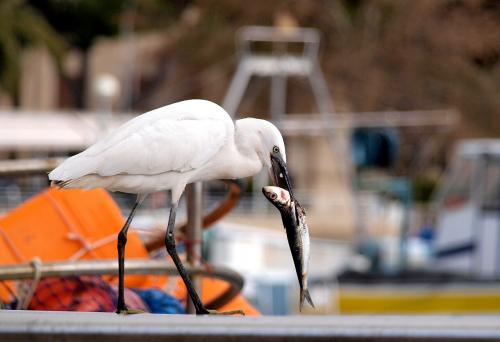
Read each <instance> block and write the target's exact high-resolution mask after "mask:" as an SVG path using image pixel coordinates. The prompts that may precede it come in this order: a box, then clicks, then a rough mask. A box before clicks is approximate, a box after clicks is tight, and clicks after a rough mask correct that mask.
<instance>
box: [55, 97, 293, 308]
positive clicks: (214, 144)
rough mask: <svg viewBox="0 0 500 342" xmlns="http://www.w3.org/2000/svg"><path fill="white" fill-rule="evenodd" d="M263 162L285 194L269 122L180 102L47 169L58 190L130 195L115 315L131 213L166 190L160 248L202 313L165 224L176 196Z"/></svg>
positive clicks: (277, 138)
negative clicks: (149, 197)
mask: <svg viewBox="0 0 500 342" xmlns="http://www.w3.org/2000/svg"><path fill="white" fill-rule="evenodd" d="M263 167H266V168H268V169H269V171H270V174H271V177H272V179H273V183H274V184H275V185H277V186H280V187H282V188H285V189H287V190H288V191H289V192H290V194H291V195H292V196H293V194H292V192H291V191H292V190H291V185H290V180H289V177H288V172H287V166H286V155H285V145H284V143H283V138H282V136H281V134H280V132H279V130H278V129H277V128H276V127H275V126H274V125H273V124H272V123H270V122H268V121H265V120H260V119H253V118H245V119H240V120H237V121H235V122H234V123H233V121H232V119H231V117H230V116H229V115H228V114H227V113H226V111H225V110H224V109H223V108H222V107H220V106H218V105H217V104H215V103H212V102H210V101H205V100H187V101H182V102H177V103H174V104H171V105H168V106H165V107H161V108H158V109H155V110H152V111H150V112H147V113H145V114H142V115H139V116H137V117H135V118H133V119H131V120H130V121H128V122H126V123H125V124H123V125H122V126H120V127H118V128H117V129H116V130H114V131H112V132H110V133H109V134H108V135H107V136H106V137H104V138H103V139H101V140H100V141H98V142H96V143H95V144H94V145H92V146H90V147H89V148H87V149H86V150H85V151H83V152H81V153H79V154H77V155H75V156H72V157H70V158H68V159H67V160H65V161H64V162H63V163H62V164H61V165H59V166H58V167H57V168H55V169H54V170H53V171H52V172H50V173H49V179H50V180H51V181H52V184H54V185H56V186H59V187H62V188H84V189H91V188H101V187H102V188H106V189H109V190H111V191H121V192H126V193H132V194H137V199H136V202H135V204H134V206H133V208H132V211H131V213H130V215H129V216H128V218H127V220H126V222H125V225H124V226H123V228H122V229H121V231H120V233H119V234H118V244H117V245H118V265H119V287H118V288H119V293H118V303H117V312H118V313H127V312H130V311H131V310H128V309H127V307H126V305H125V301H124V293H123V291H124V288H123V286H124V285H123V277H124V250H125V244H126V242H127V231H128V228H129V225H130V222H131V221H132V218H133V217H134V213H135V210H136V209H137V207H138V205H140V203H141V202H142V201H143V200H144V198H145V197H146V196H147V195H148V194H149V193H152V192H156V191H161V190H170V191H171V194H172V207H171V209H170V216H169V220H168V225H167V231H166V235H165V246H166V248H167V251H168V253H169V254H170V256H171V257H172V259H173V261H174V263H175V266H176V267H177V270H178V271H179V274H180V276H181V277H182V279H183V281H184V284H185V285H186V288H187V290H188V293H189V295H190V297H191V299H192V301H193V303H194V305H195V308H196V313H197V314H208V313H210V312H209V311H208V310H207V309H206V308H205V307H204V306H203V304H202V302H201V300H200V298H199V296H198V294H197V293H196V291H195V290H194V287H193V286H192V284H191V281H190V279H189V276H188V275H187V273H186V271H185V269H184V267H183V265H182V262H181V261H180V259H179V257H178V255H177V252H176V248H175V239H174V232H173V229H174V223H175V214H176V209H177V205H178V202H179V199H180V197H181V195H182V193H183V192H184V189H185V187H186V185H187V184H189V183H192V182H197V181H206V180H213V179H234V178H243V177H248V176H252V175H254V174H256V173H258V172H259V171H260V170H261V169H262V168H263Z"/></svg>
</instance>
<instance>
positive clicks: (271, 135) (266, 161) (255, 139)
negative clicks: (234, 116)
mask: <svg viewBox="0 0 500 342" xmlns="http://www.w3.org/2000/svg"><path fill="white" fill-rule="evenodd" d="M237 126H239V127H241V128H243V126H244V129H245V131H246V133H247V137H248V138H249V139H248V141H247V142H246V143H247V144H248V145H247V146H253V148H254V149H255V152H256V153H257V155H258V157H259V159H260V160H261V163H262V165H263V166H265V167H267V169H268V170H269V175H270V177H271V179H272V182H273V184H274V185H275V186H278V187H280V188H283V189H285V190H287V191H288V192H289V193H290V196H291V197H293V192H292V185H291V182H290V177H289V175H288V168H287V164H286V152H285V143H284V142H283V137H282V135H281V133H280V131H279V130H278V128H276V126H274V125H273V124H272V123H271V122H269V121H266V120H260V119H250V118H247V119H241V120H238V121H237ZM250 132H251V133H250ZM250 137H252V138H250ZM245 140H247V139H245Z"/></svg>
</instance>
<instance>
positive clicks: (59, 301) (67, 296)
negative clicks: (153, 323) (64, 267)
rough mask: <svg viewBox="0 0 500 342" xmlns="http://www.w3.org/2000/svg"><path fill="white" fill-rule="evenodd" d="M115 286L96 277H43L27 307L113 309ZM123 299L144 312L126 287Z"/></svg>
mask: <svg viewBox="0 0 500 342" xmlns="http://www.w3.org/2000/svg"><path fill="white" fill-rule="evenodd" d="M117 298H118V294H117V291H116V289H114V288H113V287H111V286H110V285H109V284H108V283H107V282H105V281H104V280H102V278H101V277H98V276H79V277H63V278H45V279H42V280H41V281H40V283H39V284H38V285H37V287H36V290H35V293H34V295H33V298H32V300H31V302H30V304H29V307H28V309H30V310H48V311H94V312H97V311H99V312H113V311H115V309H116V301H117ZM125 302H126V303H127V305H128V306H129V307H130V308H133V309H140V310H143V311H147V308H146V305H145V304H144V302H143V301H142V300H141V298H140V297H139V296H138V295H137V294H135V292H133V291H131V290H129V289H125Z"/></svg>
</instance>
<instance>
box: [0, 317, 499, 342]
mask: <svg viewBox="0 0 500 342" xmlns="http://www.w3.org/2000/svg"><path fill="white" fill-rule="evenodd" d="M166 338H169V340H170V341H259V342H264V341H285V340H286V341H299V340H305V339H307V340H310V341H311V340H312V341H314V340H332V339H334V340H335V341H424V340H425V341H430V340H431V341H432V340H434V341H493V340H496V341H498V340H500V316H280V317H276V316H266V317H257V318H254V317H224V316H210V317H207V316H204V317H196V316H190V315H152V314H140V315H130V316H119V315H116V314H113V313H83V312H41V311H8V310H4V311H0V341H3V342H6V341H28V340H29V341H56V340H57V341H71V342H78V341H89V340H92V341H93V342H98V341H108V340H113V341H116V340H119V341H141V342H149V341H160V340H161V341H165V340H166Z"/></svg>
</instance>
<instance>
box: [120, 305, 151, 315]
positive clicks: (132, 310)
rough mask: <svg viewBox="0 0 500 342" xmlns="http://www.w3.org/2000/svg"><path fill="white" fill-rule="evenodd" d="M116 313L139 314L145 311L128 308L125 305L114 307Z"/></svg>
mask: <svg viewBox="0 0 500 342" xmlns="http://www.w3.org/2000/svg"><path fill="white" fill-rule="evenodd" d="M115 312H116V313H117V314H119V315H135V314H141V313H145V311H144V310H140V309H129V308H127V307H123V308H121V309H116V311H115Z"/></svg>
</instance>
